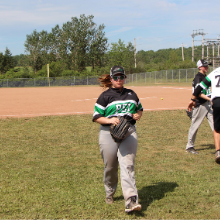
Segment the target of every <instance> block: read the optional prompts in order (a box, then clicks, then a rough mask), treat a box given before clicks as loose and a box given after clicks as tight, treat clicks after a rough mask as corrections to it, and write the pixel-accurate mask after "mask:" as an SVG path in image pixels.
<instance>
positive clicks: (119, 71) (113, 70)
mask: <svg viewBox="0 0 220 220" xmlns="http://www.w3.org/2000/svg"><path fill="white" fill-rule="evenodd" d="M116 74H121V75H125V70H124V68H123V67H122V66H113V67H112V68H111V70H110V76H111V77H112V76H114V75H116Z"/></svg>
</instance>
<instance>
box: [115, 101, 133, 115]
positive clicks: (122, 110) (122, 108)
mask: <svg viewBox="0 0 220 220" xmlns="http://www.w3.org/2000/svg"><path fill="white" fill-rule="evenodd" d="M115 107H116V113H126V112H129V111H130V107H131V104H130V103H128V104H121V105H115Z"/></svg>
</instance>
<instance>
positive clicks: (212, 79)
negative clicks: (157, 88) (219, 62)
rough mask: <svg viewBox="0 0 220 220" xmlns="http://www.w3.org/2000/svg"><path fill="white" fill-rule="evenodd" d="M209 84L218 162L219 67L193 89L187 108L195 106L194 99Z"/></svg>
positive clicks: (219, 134)
mask: <svg viewBox="0 0 220 220" xmlns="http://www.w3.org/2000/svg"><path fill="white" fill-rule="evenodd" d="M210 86H211V88H212V95H211V101H212V103H213V106H212V107H213V118H214V130H213V134H214V141H215V149H216V152H215V162H216V163H220V67H219V68H217V69H215V70H213V71H212V72H211V73H210V74H209V75H208V76H206V77H205V79H204V80H203V81H202V82H201V83H200V84H199V86H198V87H197V88H196V89H195V91H194V93H193V95H192V99H191V101H190V103H189V105H188V110H189V111H191V110H192V107H193V106H195V99H196V97H198V96H199V94H200V92H201V90H202V89H207V88H209V87H210Z"/></svg>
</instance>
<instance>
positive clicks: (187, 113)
mask: <svg viewBox="0 0 220 220" xmlns="http://www.w3.org/2000/svg"><path fill="white" fill-rule="evenodd" d="M186 115H187V116H188V117H189V118H190V120H192V111H191V112H190V111H188V109H186Z"/></svg>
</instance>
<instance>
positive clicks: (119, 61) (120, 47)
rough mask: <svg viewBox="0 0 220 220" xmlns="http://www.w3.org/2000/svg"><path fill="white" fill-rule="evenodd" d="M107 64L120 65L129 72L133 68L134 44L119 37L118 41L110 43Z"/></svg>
mask: <svg viewBox="0 0 220 220" xmlns="http://www.w3.org/2000/svg"><path fill="white" fill-rule="evenodd" d="M108 64H109V65H110V66H114V65H121V66H123V67H124V69H125V71H126V72H127V73H131V72H132V69H133V68H134V46H133V45H132V43H130V42H129V43H128V45H127V46H126V45H125V44H124V42H123V41H122V40H121V39H119V41H118V43H112V44H111V49H110V51H109V52H108Z"/></svg>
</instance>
